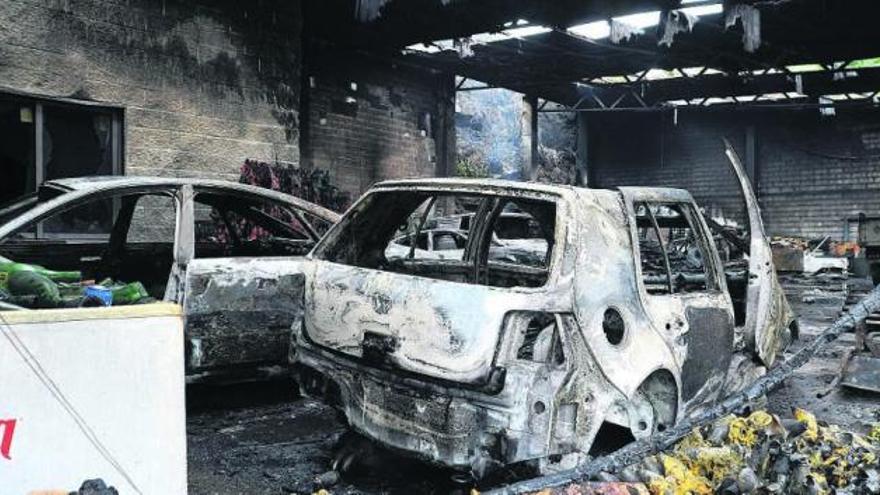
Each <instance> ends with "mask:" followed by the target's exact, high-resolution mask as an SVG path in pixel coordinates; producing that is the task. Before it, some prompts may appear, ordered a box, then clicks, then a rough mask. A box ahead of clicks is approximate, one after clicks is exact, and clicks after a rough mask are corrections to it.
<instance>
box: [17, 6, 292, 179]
mask: <svg viewBox="0 0 880 495" xmlns="http://www.w3.org/2000/svg"><path fill="white" fill-rule="evenodd" d="M299 5H300V4H299V3H298V2H295V1H294V2H290V1H284V0H258V1H253V2H236V1H234V0H221V1H207V0H206V1H183V0H177V1H175V0H162V1H156V0H17V1H8V0H7V1H5V2H3V8H2V9H0V86H3V87H6V88H8V89H12V90H15V91H21V92H24V93H30V94H34V95H43V96H50V97H66V98H75V99H87V100H94V101H99V102H103V103H106V104H108V105H113V106H120V107H123V108H124V123H125V169H126V172H127V173H129V174H135V175H165V176H201V177H211V178H225V179H231V180H237V179H238V169H239V167H240V166H241V164H242V163H243V162H244V160H245V159H246V158H252V159H258V160H263V161H275V160H279V161H287V162H291V163H298V162H299V145H298V140H299V95H300V84H299V82H300V67H301V61H300V57H301V49H300V45H301V42H300V32H301V18H300V17H301V16H300V12H299ZM0 91H2V89H0Z"/></svg>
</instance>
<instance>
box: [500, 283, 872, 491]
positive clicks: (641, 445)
mask: <svg viewBox="0 0 880 495" xmlns="http://www.w3.org/2000/svg"><path fill="white" fill-rule="evenodd" d="M878 310H880V287H878V288H875V289H874V290H873V291H872V292H871V293H870V294H868V295H867V296H866V297H865V298H864V299H863V300H862V301H860V302H859V303H858V304H856V305H854V306H853V307H852V308H851V309H850V311H849V312H848V313H846V314H844V315H842V316H841V317H840V318H838V319H837V320H836V321H835V322H834V323H833V324H831V325H830V326H829V327H828V328H827V329H825V330H824V331H822V333H820V334H819V335H818V336H817V337H816V338H815V339H814V340H812V341H811V342H810V343H809V344H807V345H805V346H804V347H803V348H802V349H801V350H800V351H798V352H797V353H796V354H794V355H793V356H791V358H790V359H788V360H786V361H785V362H782V363H780V364H778V365H777V366H776V367H774V368H772V369H771V370H770V371H768V372H767V374H766V375H764V376H762V377H760V378H758V379H757V380H756V381H755V382H754V383H752V384H751V385H749V386H748V387H746V388H745V389H743V390H742V391H739V392H737V393H734V394H731V395H729V396H728V397H727V398H725V399H724V400H722V401H721V402H720V403H718V404H717V405H716V406H714V407H712V408H709V409H707V410H705V411H703V412H701V413H700V414H697V415H694V416H692V417H690V418H687V419H685V420H683V421H681V422H680V423H678V424H677V425H675V426H674V427H672V428H670V429H669V430H668V431H666V432H663V433H660V434H657V435H654V436H652V437H648V438H645V439H642V440H639V441H637V442H634V443H631V444H629V445H627V446H626V447H624V448H622V449H620V450H619V451H617V452H615V453H613V454H610V455H607V456H604V457H599V458H596V459H593V460H591V461H589V462H587V463H584V464H582V465H580V466H577V467H575V468H573V469H570V470H566V471H563V472H559V473H556V474H552V475H548V476H542V477H539V478H534V479H531V480H526V481H522V482H519V483H514V484H511V485H507V486H505V487H501V488H499V489H497V490H492V491H489V492H486V493H489V494H493V495H502V494H503V495H513V494H521V493H531V492H536V491H540V490H543V489H547V488H552V487H560V486H563V485H567V484H570V483H573V482H578V481H579V480H588V479H591V478H593V477H595V476H598V475H599V474H600V473H602V472H614V471H617V470H619V469H622V468H624V467H626V466H630V465H632V464H636V463H638V462H640V461H641V460H642V459H644V458H645V457H647V456H649V455H651V454H655V453H657V452H660V451H663V450H665V449H668V448H670V447H671V446H672V445H674V444H675V443H676V442H678V441H679V440H681V439H682V438H684V437H685V436H686V435H688V433H690V432H691V431H692V430H693V429H695V428H698V427H700V426H703V425H706V424H708V423H710V422H711V421H714V420H717V419H718V418H720V417H722V416H725V415H728V414H732V413H735V412H736V411H738V410H741V409H742V408H744V407H746V406H748V405H749V404H750V403H753V402H754V401H756V400H757V399H759V398H761V397H763V396H764V395H765V394H767V392H768V391H770V390H773V389H774V388H776V387H777V386H779V385H780V384H781V383H782V381H783V380H785V379H786V378H788V377H789V376H790V375H791V374H792V373H793V372H794V371H795V370H797V369H798V368H800V367H801V366H803V365H804V364H806V363H807V361H809V360H810V358H812V357H813V356H814V355H815V354H816V352H817V351H819V349H821V348H822V347H823V346H824V345H826V344H827V343H829V342H831V341H833V340H835V339H837V338H838V337H839V336H840V334H841V333H843V332H847V331H851V330H854V329H855V328H856V327H857V326H858V325H860V324H861V323H862V322H864V321H865V319H866V318H867V317H868V315H870V314H871V313H873V312H874V311H878Z"/></svg>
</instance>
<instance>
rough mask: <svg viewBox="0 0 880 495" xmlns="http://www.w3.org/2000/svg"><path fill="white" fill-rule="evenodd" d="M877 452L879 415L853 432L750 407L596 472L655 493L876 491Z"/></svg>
mask: <svg viewBox="0 0 880 495" xmlns="http://www.w3.org/2000/svg"><path fill="white" fill-rule="evenodd" d="M875 419H878V420H880V418H875ZM878 456H880V422H878V423H876V424H874V426H873V428H872V429H871V431H870V432H869V433H867V434H866V435H860V434H858V433H855V432H851V431H845V430H843V429H841V428H839V427H837V426H833V425H827V424H824V423H822V422H820V421H817V420H816V418H815V417H814V416H813V415H812V414H810V413H808V412H806V411H804V410H800V409H796V410H795V411H794V417H793V418H790V419H780V418H779V417H778V416H775V415H772V414H769V413H767V412H765V411H757V412H754V413H751V414H750V415H747V416H727V417H724V418H722V419H720V420H718V421H716V422H714V423H712V424H709V425H707V426H704V427H702V428H697V429H695V430H693V431H692V432H691V433H690V434H689V435H688V436H686V437H685V438H683V439H682V440H681V441H680V442H678V443H677V444H676V445H675V446H674V447H672V448H671V449H668V450H667V451H665V452H662V453H660V454H657V455H653V456H650V457H647V458H646V459H644V460H643V461H642V462H640V463H639V464H635V465H631V466H627V467H625V468H623V469H620V470H619V471H617V472H615V473H613V474H612V473H601V474H600V476H599V479H600V480H601V481H602V482H605V483H611V484H616V483H620V482H626V483H633V484H636V485H640V488H647V491H650V493H652V494H655V495H661V494H662V495H666V494H678V493H693V494H713V493H720V494H730V495H736V494H741V493H743V494H744V493H791V494H804V495H806V494H810V495H812V494H823V493H838V494H841V493H880V461H878V459H880V457H878ZM593 486H595V485H593ZM563 491H564V490H563Z"/></svg>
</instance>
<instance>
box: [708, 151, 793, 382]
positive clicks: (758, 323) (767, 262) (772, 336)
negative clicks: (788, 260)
mask: <svg viewBox="0 0 880 495" xmlns="http://www.w3.org/2000/svg"><path fill="white" fill-rule="evenodd" d="M724 144H725V147H726V153H727V158H728V159H729V161H730V166H731V168H733V171H734V173H735V174H736V177H737V180H738V182H739V186H740V189H741V191H742V195H743V199H744V200H745V205H746V212H747V214H748V223H749V272H748V282H747V287H746V307H745V310H746V315H745V325H744V328H743V336H744V339H745V342H746V345H748V346H749V347H750V348H752V349H754V350H755V352H756V353H757V355H758V357H760V358H761V361H763V362H764V364H765V365H767V366H770V365H771V364H773V362H774V361H775V359H776V355H777V353H778V352H779V351H780V349H782V348H784V347H785V346H786V345H787V343H788V339H790V338H791V335H790V333H789V331H788V330H789V329H788V323H789V321H791V320H793V316H792V313H791V308H790V307H789V305H788V301H787V300H786V299H785V294H784V293H783V292H782V287H781V286H780V285H779V281H778V280H777V278H776V270H775V268H774V267H773V254H772V252H771V250H770V242H769V241H768V239H767V235H766V233H765V232H764V223H763V221H762V220H761V209H760V207H759V205H758V198H757V197H756V196H755V191H754V189H753V188H752V184H751V181H750V179H749V176H748V175H747V174H746V172H745V169H744V168H743V166H742V163H741V162H740V159H739V156H738V155H737V154H736V151H735V150H734V149H733V146H732V145H731V144H730V142H729V141H727V140H725V141H724Z"/></svg>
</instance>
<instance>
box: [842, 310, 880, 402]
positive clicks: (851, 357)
mask: <svg viewBox="0 0 880 495" xmlns="http://www.w3.org/2000/svg"><path fill="white" fill-rule="evenodd" d="M855 337H856V339H855V343H854V345H853V347H852V348H851V349H849V351H848V352H847V353H846V355H845V356H844V357H843V360H842V361H843V365H842V366H841V370H840V376H839V377H838V380H837V381H839V383H840V384H841V385H843V386H844V387H849V388H854V389H858V390H866V391H869V392H877V393H880V333H878V332H876V331H874V332H869V331H868V325H867V324H865V323H863V324H860V325H858V326H857V327H856V335H855Z"/></svg>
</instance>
